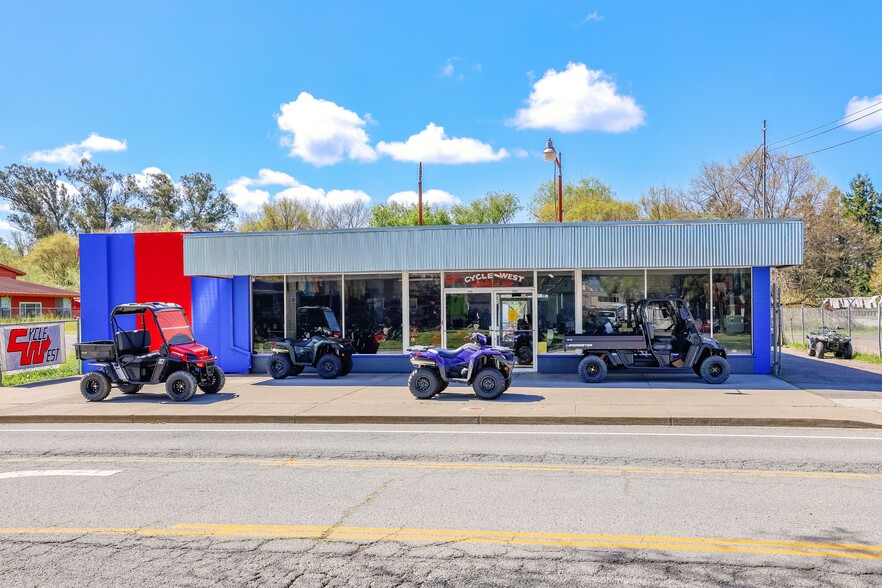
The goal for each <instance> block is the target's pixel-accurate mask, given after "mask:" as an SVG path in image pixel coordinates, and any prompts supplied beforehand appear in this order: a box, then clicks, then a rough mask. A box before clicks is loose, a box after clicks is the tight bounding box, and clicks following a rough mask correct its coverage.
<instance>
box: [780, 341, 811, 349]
mask: <svg viewBox="0 0 882 588" xmlns="http://www.w3.org/2000/svg"><path fill="white" fill-rule="evenodd" d="M784 347H789V348H790V349H808V343H796V342H793V343H787V344H785V345H784Z"/></svg>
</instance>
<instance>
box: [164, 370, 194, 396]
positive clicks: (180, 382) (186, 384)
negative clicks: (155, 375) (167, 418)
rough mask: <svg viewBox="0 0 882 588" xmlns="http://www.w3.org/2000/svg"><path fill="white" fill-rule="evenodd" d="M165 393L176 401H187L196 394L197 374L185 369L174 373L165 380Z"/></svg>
mask: <svg viewBox="0 0 882 588" xmlns="http://www.w3.org/2000/svg"><path fill="white" fill-rule="evenodd" d="M165 393H166V394H168V397H169V398H171V399H172V400H173V401H175V402H187V401H188V400H190V399H191V398H193V395H194V394H196V376H194V375H193V374H191V373H190V372H186V371H184V370H180V371H177V372H175V373H173V374H172V375H170V376H169V377H168V380H166V381H165Z"/></svg>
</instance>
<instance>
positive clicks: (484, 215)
mask: <svg viewBox="0 0 882 588" xmlns="http://www.w3.org/2000/svg"><path fill="white" fill-rule="evenodd" d="M519 210H521V203H520V202H519V201H518V197H517V196H515V195H514V194H511V193H509V192H487V193H486V194H484V195H483V196H482V197H480V198H477V199H475V200H473V201H471V202H469V203H468V204H457V205H455V206H453V207H452V208H451V210H450V212H451V216H452V219H453V222H454V223H456V224H458V225H496V224H504V223H510V222H511V221H512V220H514V217H515V215H516V214H517V213H518V211H519Z"/></svg>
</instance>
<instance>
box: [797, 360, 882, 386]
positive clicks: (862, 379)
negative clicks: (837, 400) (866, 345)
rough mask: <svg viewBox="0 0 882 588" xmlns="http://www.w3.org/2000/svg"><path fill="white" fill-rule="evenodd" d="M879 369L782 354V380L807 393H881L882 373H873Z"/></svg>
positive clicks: (857, 363)
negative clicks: (809, 391) (804, 389)
mask: <svg viewBox="0 0 882 588" xmlns="http://www.w3.org/2000/svg"><path fill="white" fill-rule="evenodd" d="M846 362H847V363H846ZM870 366H872V367H870ZM880 367H882V366H875V365H874V364H869V365H868V364H865V363H863V362H859V361H855V360H847V359H817V358H815V357H809V356H808V355H797V354H796V353H792V352H785V353H782V354H781V379H782V380H784V381H785V382H789V383H791V384H793V385H794V386H799V387H800V388H806V389H809V390H849V391H860V392H882V373H879V372H877V371H874V369H879V368H880ZM880 371H882V370H880Z"/></svg>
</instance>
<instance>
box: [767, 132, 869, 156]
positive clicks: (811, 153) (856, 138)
mask: <svg viewBox="0 0 882 588" xmlns="http://www.w3.org/2000/svg"><path fill="white" fill-rule="evenodd" d="M876 133H882V129H876V130H875V131H872V132H869V133H867V134H866V135H861V136H860V137H855V138H854V139H849V140H848V141H843V142H842V143H836V144H835V145H830V146H829V147H824V148H823V149H818V150H817V151H809V152H808V153H803V154H802V155H794V156H793V157H788V158H787V159H785V160H784V161H790V160H791V159H797V158H799V157H805V156H806V155H814V154H815V153H820V152H821V151H827V150H828V149H833V148H834V147H839V146H840V145H845V144H846V143H854V142H855V141H859V140H860V139H864V138H866V137H869V136H870V135H875V134H876Z"/></svg>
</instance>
